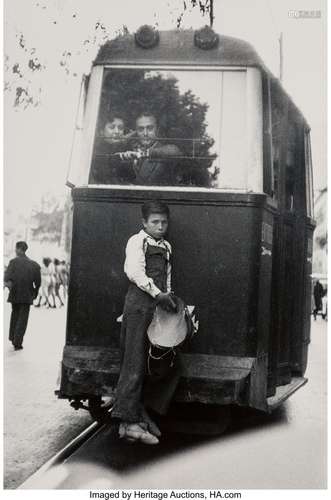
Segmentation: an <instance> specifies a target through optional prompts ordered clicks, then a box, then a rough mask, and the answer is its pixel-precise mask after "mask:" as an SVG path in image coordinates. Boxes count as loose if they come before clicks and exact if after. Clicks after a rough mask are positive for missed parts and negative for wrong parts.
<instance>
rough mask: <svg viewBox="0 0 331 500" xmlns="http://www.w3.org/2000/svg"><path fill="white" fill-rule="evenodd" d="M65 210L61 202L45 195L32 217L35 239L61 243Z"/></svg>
mask: <svg viewBox="0 0 331 500" xmlns="http://www.w3.org/2000/svg"><path fill="white" fill-rule="evenodd" d="M63 217H64V210H63V207H62V206H61V203H60V202H59V201H58V200H57V199H56V198H55V197H53V196H46V195H45V196H43V197H42V199H41V203H40V205H39V206H38V207H35V208H34V210H33V212H32V217H31V219H32V220H31V234H32V237H33V239H35V240H38V241H40V242H41V243H42V242H52V243H58V244H60V241H61V233H62V224H63Z"/></svg>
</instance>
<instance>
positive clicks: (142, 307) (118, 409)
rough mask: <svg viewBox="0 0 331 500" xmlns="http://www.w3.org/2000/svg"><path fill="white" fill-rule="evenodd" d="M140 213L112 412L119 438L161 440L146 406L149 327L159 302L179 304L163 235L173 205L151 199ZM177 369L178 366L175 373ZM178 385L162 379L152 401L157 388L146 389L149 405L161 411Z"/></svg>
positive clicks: (129, 257)
mask: <svg viewBox="0 0 331 500" xmlns="http://www.w3.org/2000/svg"><path fill="white" fill-rule="evenodd" d="M142 216H143V219H142V223H143V229H142V230H141V231H140V232H139V233H137V234H135V235H133V236H132V237H131V238H130V239H129V241H128V243H127V246H126V259H125V264H124V271H125V274H126V275H127V277H128V278H129V280H130V284H129V289H128V292H127V295H126V298H125V305H124V313H123V320H122V328H121V342H120V346H121V371H120V377H119V380H118V384H117V390H116V399H115V403H114V406H113V409H112V412H111V415H112V417H113V418H115V419H118V420H119V421H120V425H119V436H120V438H124V439H125V440H127V441H131V442H139V441H140V442H142V443H145V444H157V443H158V442H159V439H158V438H159V437H160V434H161V433H160V431H159V429H158V428H157V426H156V424H155V423H154V422H153V421H152V420H151V418H150V416H149V415H148V413H147V411H146V406H147V404H146V399H145V394H144V389H145V382H146V375H147V374H146V367H147V359H148V338H147V329H148V326H149V325H150V323H151V321H152V319H153V314H154V311H155V308H156V305H157V304H158V305H159V306H160V307H162V308H163V309H165V310H168V311H172V310H176V303H175V301H174V299H173V296H172V294H171V262H170V260H171V253H172V249H171V245H170V243H169V242H168V241H166V240H165V239H164V236H165V234H166V232H167V229H168V220H169V209H168V207H167V205H165V204H164V203H162V202H158V201H155V202H147V203H145V204H144V205H143V206H142ZM177 375H178V373H177ZM177 375H176V371H174V372H173V378H174V379H175V378H176V376H177ZM178 380H179V377H178V378H177V381H178ZM169 388H170V389H169ZM175 388H176V382H175V383H169V384H160V386H159V387H156V391H155V392H157V395H156V398H155V401H154V403H153V392H152V393H149V394H148V398H149V400H148V406H149V407H150V408H152V409H153V410H155V411H158V405H160V406H164V404H165V400H166V401H167V402H170V399H171V397H172V395H173V393H174V391H175ZM154 396H155V393H154ZM153 404H154V406H153Z"/></svg>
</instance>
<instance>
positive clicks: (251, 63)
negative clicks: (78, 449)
mask: <svg viewBox="0 0 331 500" xmlns="http://www.w3.org/2000/svg"><path fill="white" fill-rule="evenodd" d="M114 107H116V109H117V110H118V109H119V108H121V114H122V116H125V118H124V122H125V126H126V127H127V131H131V132H132V130H133V129H134V119H135V117H136V116H138V114H139V113H142V112H144V111H145V110H146V109H147V108H148V110H149V112H152V113H153V115H154V116H157V120H158V124H159V126H160V129H162V131H161V132H160V141H161V142H162V141H163V142H171V143H175V144H176V145H177V146H178V148H179V150H180V151H181V153H180V155H179V157H176V158H170V159H169V158H168V159H167V164H168V168H169V169H170V168H171V169H172V170H171V172H172V177H171V178H168V179H166V180H165V179H164V178H162V179H161V180H160V182H157V181H156V182H155V180H154V181H153V184H152V183H149V182H148V181H146V183H145V184H143V183H142V182H141V181H140V182H135V180H134V178H127V179H120V180H118V179H119V178H118V177H117V178H116V175H115V177H113V178H112V177H111V176H110V177H109V179H108V180H107V178H106V177H105V179H104V180H103V181H102V184H100V183H97V182H96V181H95V180H94V178H97V176H96V177H94V176H93V175H92V174H91V172H93V169H94V170H95V168H96V167H95V166H96V165H97V164H98V161H99V159H100V157H102V158H103V159H105V157H106V165H109V162H111V159H112V158H114V157H115V156H116V155H114V152H112V153H111V154H109V155H108V156H107V154H105V153H104V151H103V152H102V154H99V153H98V149H97V144H98V140H99V139H98V138H99V137H100V136H102V130H103V127H104V124H105V122H106V120H107V114H110V113H111V112H112V108H114ZM150 110H152V111H150ZM77 120H78V121H77V127H76V134H75V141H74V147H73V154H72V166H71V171H70V174H69V178H68V180H69V183H70V185H71V187H72V196H73V206H74V212H73V233H72V251H71V276H70V286H69V302H68V316H67V333H66V345H65V347H64V353H63V362H62V374H61V386H60V390H59V391H58V395H59V397H61V398H68V399H69V400H71V401H72V402H73V403H74V405H76V407H79V406H80V404H81V402H83V401H84V400H87V401H90V403H91V402H93V401H94V402H96V401H101V398H102V397H108V396H112V395H113V394H114V390H115V388H116V381H117V378H118V374H119V332H120V317H121V315H122V311H123V303H124V297H125V293H126V290H127V286H128V281H127V278H126V277H125V274H124V271H123V265H124V258H125V246H126V243H127V240H128V238H129V237H130V236H131V235H132V234H134V233H136V232H138V231H139V230H140V224H141V222H140V217H141V216H140V206H141V204H142V203H143V202H144V201H146V200H152V199H158V200H162V201H164V202H166V203H167V204H168V205H169V208H170V213H171V223H170V229H169V234H168V239H169V241H170V242H171V243H172V245H173V248H174V262H173V269H174V275H173V289H174V291H175V293H176V294H177V295H178V296H180V297H182V298H183V299H184V301H185V302H186V304H188V305H192V306H194V308H195V309H194V310H195V314H196V318H197V319H198V321H199V329H198V332H197V333H196V335H195V336H194V338H193V339H192V341H191V342H190V343H189V344H188V345H187V346H185V348H184V349H183V352H182V358H183V362H184V368H185V373H184V376H183V377H182V379H181V382H180V384H179V387H178V389H177V392H176V394H175V402H174V404H176V403H188V404H191V403H194V404H200V405H203V407H205V408H207V407H211V406H213V407H220V408H222V407H224V406H228V405H240V406H248V407H252V408H256V409H259V410H262V411H266V412H267V411H271V410H272V409H273V408H275V407H276V406H277V405H279V404H280V403H281V402H282V401H283V400H284V399H286V398H287V397H288V396H289V395H291V394H292V393H293V392H294V391H295V390H296V389H298V388H299V387H301V386H302V385H303V384H304V383H305V382H306V379H305V378H304V374H305V370H306V365H307V352H308V344H309V340H310V300H311V280H310V275H311V266H312V238H313V230H314V222H313V219H312V216H313V214H312V173H311V172H312V165H311V152H310V139H309V126H308V125H307V123H306V121H305V119H304V117H303V116H302V114H301V113H300V111H299V110H298V109H297V108H296V106H295V105H294V104H293V102H292V100H291V99H290V98H289V96H288V95H287V94H286V93H285V92H284V90H283V89H282V87H281V85H280V83H279V81H278V80H277V79H275V78H274V77H273V76H272V75H271V73H270V72H269V71H268V70H267V68H266V67H265V66H264V65H263V63H262V61H261V60H260V59H259V57H258V55H257V54H256V53H255V51H254V50H253V49H252V47H251V46H250V45H248V44H247V43H245V42H243V41H240V40H237V39H233V38H229V37H223V36H218V35H215V34H214V33H213V32H212V31H211V30H209V29H203V30H200V31H198V32H194V31H191V30H188V31H181V30H177V31H169V32H160V33H156V32H155V31H153V30H151V29H149V28H146V27H145V28H143V29H142V30H140V31H139V32H138V33H137V34H136V36H133V35H129V34H126V35H123V36H120V37H118V38H117V39H115V40H113V41H110V42H108V43H107V44H106V45H104V46H103V47H102V48H101V50H100V52H99V54H98V56H97V58H96V60H95V62H94V65H93V68H92V71H91V74H90V76H89V78H88V79H86V80H85V82H84V84H83V86H82V94H81V103H80V110H79V113H78V118H77ZM190 120H191V122H190ZM131 136H134V133H133V134H132V133H131ZM160 161H161V160H160ZM107 162H108V163H107ZM169 165H170V166H169ZM169 179H170V180H169Z"/></svg>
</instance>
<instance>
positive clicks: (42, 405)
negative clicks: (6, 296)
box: [3, 303, 92, 489]
mask: <svg viewBox="0 0 331 500" xmlns="http://www.w3.org/2000/svg"><path fill="white" fill-rule="evenodd" d="M10 312H11V308H10V305H9V304H7V303H5V305H4V398H3V399H4V488H6V489H13V488H17V487H18V486H19V485H20V484H21V483H22V482H23V481H25V479H27V478H28V477H29V476H30V475H31V474H32V473H33V472H35V471H36V470H37V469H39V467H41V465H43V464H44V463H45V462H46V461H47V460H48V459H49V458H50V457H52V456H53V455H54V454H55V453H56V452H57V451H59V450H60V449H61V448H63V447H64V446H65V445H66V444H67V443H68V442H69V441H70V440H71V439H73V438H74V437H76V436H77V435H78V434H79V433H80V432H81V431H82V430H83V429H84V428H86V427H87V426H88V425H89V424H90V423H91V422H92V420H91V417H90V416H89V414H88V413H87V412H85V411H83V410H79V411H75V410H74V409H73V408H71V406H70V405H69V402H68V401H67V400H59V399H57V398H56V396H55V395H54V390H55V388H56V380H57V376H58V370H59V363H60V360H61V357H62V349H63V346H64V341H65V321H66V311H65V308H64V307H63V308H61V309H44V308H40V309H37V308H35V307H31V311H30V318H29V324H28V329H27V332H26V334H25V337H24V343H23V345H24V349H23V350H22V351H14V350H13V347H12V345H11V343H9V341H8V327H9V318H10Z"/></svg>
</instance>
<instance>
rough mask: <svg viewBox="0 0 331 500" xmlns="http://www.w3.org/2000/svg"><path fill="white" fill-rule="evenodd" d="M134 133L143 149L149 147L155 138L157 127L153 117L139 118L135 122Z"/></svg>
mask: <svg viewBox="0 0 331 500" xmlns="http://www.w3.org/2000/svg"><path fill="white" fill-rule="evenodd" d="M136 133H137V136H138V139H139V142H140V144H141V145H142V146H144V147H147V148H148V147H149V146H151V145H152V144H153V142H155V138H156V137H157V125H156V119H155V118H154V116H140V117H139V118H138V119H137V121H136Z"/></svg>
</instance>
